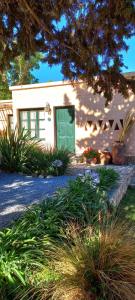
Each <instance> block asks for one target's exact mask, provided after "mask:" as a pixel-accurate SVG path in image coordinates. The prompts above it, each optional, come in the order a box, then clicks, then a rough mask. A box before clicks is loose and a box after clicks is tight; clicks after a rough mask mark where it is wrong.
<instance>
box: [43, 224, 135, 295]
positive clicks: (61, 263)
mask: <svg viewBox="0 0 135 300" xmlns="http://www.w3.org/2000/svg"><path fill="white" fill-rule="evenodd" d="M50 257H51V268H52V269H53V271H54V272H55V273H56V274H57V278H56V280H55V281H54V282H53V284H52V290H51V289H50V286H49V295H50V290H51V297H48V293H47V289H48V288H47V285H46V283H45V281H44V282H42V283H41V289H40V291H39V294H40V298H39V299H44V300H47V299H52V300H92V299H93V300H94V299H95V300H101V299H102V300H108V299H109V300H111V299H113V300H130V299H134V298H135V238H134V229H132V230H131V228H129V227H128V226H127V227H126V226H125V225H123V226H122V225H121V224H116V223H113V224H111V225H107V226H105V227H104V228H101V229H100V230H99V232H98V234H97V233H95V231H94V230H92V228H91V227H87V228H86V229H85V231H82V230H81V229H79V228H78V227H77V228H76V227H74V226H71V227H70V228H69V229H68V230H67V232H66V236H65V237H64V241H63V243H61V244H59V245H58V244H57V243H55V244H54V248H53V250H52V251H51V252H50V253H49V258H50Z"/></svg>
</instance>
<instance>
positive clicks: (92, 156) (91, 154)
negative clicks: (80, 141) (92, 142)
mask: <svg viewBox="0 0 135 300" xmlns="http://www.w3.org/2000/svg"><path fill="white" fill-rule="evenodd" d="M83 156H84V158H85V159H86V163H88V164H94V165H95V164H97V163H98V162H99V152H98V151H97V150H95V149H93V148H91V147H88V148H87V149H86V150H84V152H83Z"/></svg>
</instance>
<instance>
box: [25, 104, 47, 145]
mask: <svg viewBox="0 0 135 300" xmlns="http://www.w3.org/2000/svg"><path fill="white" fill-rule="evenodd" d="M40 112H42V113H43V112H44V110H41V109H40V110H34V109H33V110H29V111H26V110H24V111H20V113H19V119H20V128H21V129H23V128H25V129H24V130H25V131H27V130H29V132H30V133H31V136H33V137H34V136H35V138H39V139H41V140H45V127H43V128H40V121H45V117H44V114H43V117H42V118H41V119H40ZM32 123H33V124H32ZM41 131H42V134H41ZM41 136H42V138H41Z"/></svg>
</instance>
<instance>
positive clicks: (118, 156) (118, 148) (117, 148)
mask: <svg viewBox="0 0 135 300" xmlns="http://www.w3.org/2000/svg"><path fill="white" fill-rule="evenodd" d="M133 123H134V111H132V110H131V111H129V112H128V113H127V114H126V117H125V119H124V122H123V128H122V130H121V131H120V134H119V136H118V140H117V141H115V142H114V144H113V146H112V161H113V163H114V164H118V165H121V164H124V163H125V137H126V135H127V133H128V131H129V129H130V128H131V127H132V125H133Z"/></svg>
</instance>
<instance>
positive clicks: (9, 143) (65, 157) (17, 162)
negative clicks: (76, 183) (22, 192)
mask: <svg viewBox="0 0 135 300" xmlns="http://www.w3.org/2000/svg"><path fill="white" fill-rule="evenodd" d="M0 153H1V162H0V167H1V168H2V169H3V170H6V171H10V172H23V173H26V174H33V173H36V174H37V175H39V174H41V175H44V176H46V175H50V174H51V175H62V174H64V172H65V170H66V168H67V166H68V164H69V161H70V157H69V152H68V151H67V150H64V149H60V150H58V149H46V148H44V147H43V146H42V145H41V143H40V140H35V139H34V138H31V137H30V134H29V132H26V133H25V132H24V130H22V131H20V132H18V130H17V129H15V131H14V132H11V133H10V134H9V135H7V133H6V132H5V133H4V134H3V135H1V136H0ZM55 160H60V161H61V166H60V167H59V166H58V167H57V166H55V165H53V162H54V161H55Z"/></svg>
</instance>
